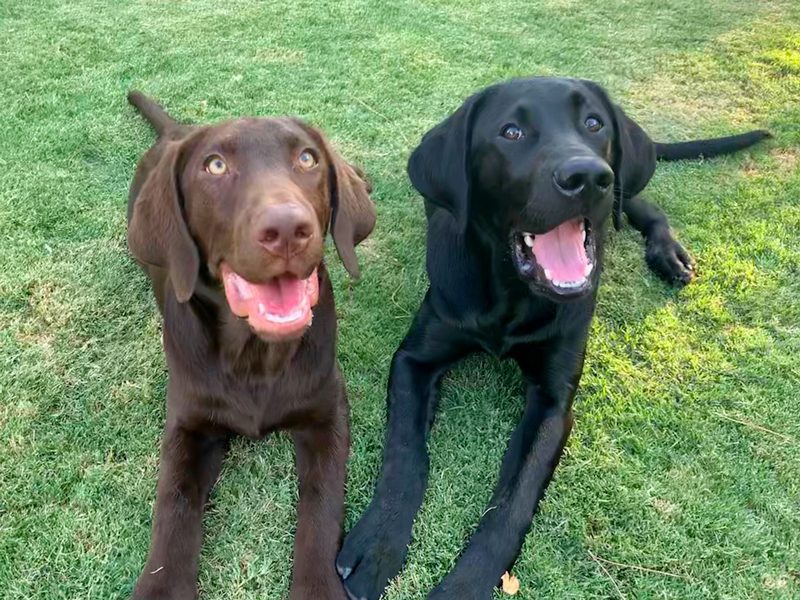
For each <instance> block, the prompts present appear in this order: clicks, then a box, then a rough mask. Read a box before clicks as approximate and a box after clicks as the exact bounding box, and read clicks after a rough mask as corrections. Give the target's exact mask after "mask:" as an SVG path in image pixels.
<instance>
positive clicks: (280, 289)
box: [222, 265, 319, 336]
mask: <svg viewBox="0 0 800 600" xmlns="http://www.w3.org/2000/svg"><path fill="white" fill-rule="evenodd" d="M222 280H223V285H224V286H225V297H226V298H227V300H228V306H230V309H231V311H232V312H233V314H235V315H236V316H239V317H242V318H247V321H248V322H249V323H250V325H251V327H253V329H255V330H256V331H258V332H260V333H264V334H269V335H273V336H281V335H283V334H290V333H293V332H296V331H298V330H300V329H303V328H305V327H306V326H307V325H308V324H309V323H310V322H311V308H312V307H313V306H314V305H316V303H317V299H318V297H319V281H318V279H317V271H316V270H314V272H313V273H312V274H311V277H309V278H308V279H298V278H296V277H292V276H290V275H282V276H280V277H275V278H274V279H271V280H269V281H267V282H266V283H251V282H249V281H247V280H246V279H245V278H244V277H241V276H240V275H238V274H236V273H235V272H233V271H232V270H231V269H230V268H229V267H228V266H227V265H223V267H222Z"/></svg>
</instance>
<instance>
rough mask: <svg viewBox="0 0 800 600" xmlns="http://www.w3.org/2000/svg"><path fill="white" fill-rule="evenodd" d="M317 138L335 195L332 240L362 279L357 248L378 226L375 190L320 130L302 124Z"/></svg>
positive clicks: (342, 258) (348, 270) (341, 255)
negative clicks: (373, 194)
mask: <svg viewBox="0 0 800 600" xmlns="http://www.w3.org/2000/svg"><path fill="white" fill-rule="evenodd" d="M298 122H299V123H300V124H301V125H302V126H303V127H304V128H306V129H307V130H309V131H310V133H311V134H312V135H313V136H314V137H315V138H316V139H317V142H318V143H319V144H320V145H321V146H322V147H323V149H324V150H325V154H326V155H327V157H328V164H329V169H330V171H329V175H328V182H329V186H330V195H331V237H332V238H333V243H334V244H335V245H336V252H337V253H338V254H339V258H340V259H341V260H342V263H343V264H344V267H345V269H347V272H348V273H350V275H351V276H352V277H354V278H356V279H357V278H358V277H360V276H361V271H360V269H359V267H358V257H357V256H356V252H355V247H356V246H357V245H358V244H360V243H361V242H362V241H363V240H364V239H365V238H366V237H367V236H368V235H369V234H370V233H371V232H372V230H373V228H374V227H375V217H376V215H375V203H374V202H373V201H372V199H371V198H370V193H371V192H372V187H371V186H370V184H369V183H368V182H367V180H366V177H365V176H364V173H363V171H361V169H359V168H357V167H354V166H353V165H351V164H350V163H348V162H347V161H346V160H344V159H343V158H342V157H341V156H340V155H339V153H338V152H336V151H335V150H334V149H333V147H332V146H331V144H330V142H329V141H328V140H327V138H326V137H325V136H324V135H323V134H322V132H320V131H319V130H318V129H314V128H313V127H309V126H308V125H306V124H305V123H302V122H300V121H298Z"/></svg>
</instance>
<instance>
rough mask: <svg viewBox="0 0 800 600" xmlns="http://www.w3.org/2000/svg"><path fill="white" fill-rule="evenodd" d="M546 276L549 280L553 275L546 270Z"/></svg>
mask: <svg viewBox="0 0 800 600" xmlns="http://www.w3.org/2000/svg"><path fill="white" fill-rule="evenodd" d="M544 276H545V277H547V278H548V279H551V276H552V273H551V272H550V270H549V269H545V270H544ZM553 283H555V282H553Z"/></svg>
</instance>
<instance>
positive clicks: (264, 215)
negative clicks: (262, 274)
mask: <svg viewBox="0 0 800 600" xmlns="http://www.w3.org/2000/svg"><path fill="white" fill-rule="evenodd" d="M315 229H318V227H315V218H314V215H313V214H312V212H311V209H310V208H308V207H306V206H304V205H303V204H300V203H299V202H292V203H288V202H287V203H283V204H277V205H274V206H267V208H265V209H264V210H263V211H262V212H261V214H260V216H259V217H258V220H257V221H256V223H255V236H256V242H257V243H258V244H260V245H261V247H262V248H263V249H264V250H266V251H267V252H268V253H269V254H271V255H273V256H275V257H278V258H283V259H285V260H286V261H288V260H289V259H290V258H292V257H293V256H296V255H298V254H300V253H301V252H303V251H304V250H306V249H307V248H308V246H309V242H311V240H312V238H313V237H314V233H315Z"/></svg>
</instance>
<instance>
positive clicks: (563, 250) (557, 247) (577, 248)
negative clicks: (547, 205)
mask: <svg viewBox="0 0 800 600" xmlns="http://www.w3.org/2000/svg"><path fill="white" fill-rule="evenodd" d="M582 224H583V223H582V222H581V221H580V220H575V221H568V222H566V223H562V224H561V225H559V226H558V227H556V228H554V229H551V230H550V231H548V232H547V233H537V234H536V235H535V236H534V238H533V248H532V250H533V255H534V256H535V257H536V262H537V263H539V266H540V267H542V268H543V269H545V270H546V271H547V275H546V276H547V278H548V279H550V280H551V281H552V280H555V281H582V280H583V279H584V278H585V277H586V267H587V266H588V264H589V257H588V256H586V250H585V249H584V247H583V228H582V227H581V225H582Z"/></svg>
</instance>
